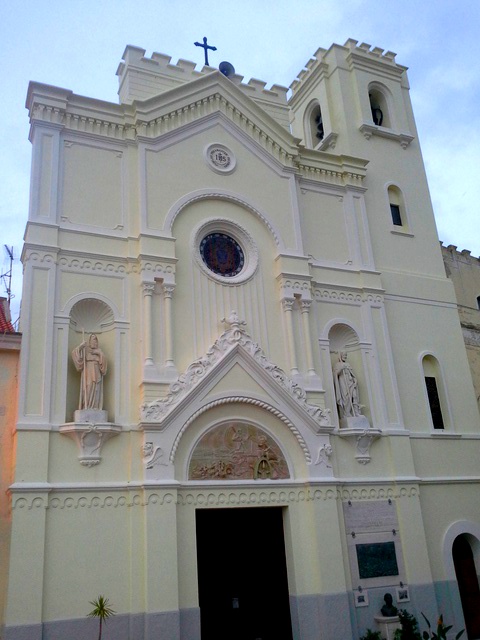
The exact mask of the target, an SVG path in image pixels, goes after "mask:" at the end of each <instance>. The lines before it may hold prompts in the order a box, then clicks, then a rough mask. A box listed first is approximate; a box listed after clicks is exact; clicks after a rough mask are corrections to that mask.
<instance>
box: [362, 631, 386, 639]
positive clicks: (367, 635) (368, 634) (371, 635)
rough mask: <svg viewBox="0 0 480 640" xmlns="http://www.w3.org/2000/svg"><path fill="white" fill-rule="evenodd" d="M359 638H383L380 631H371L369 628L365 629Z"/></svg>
mask: <svg viewBox="0 0 480 640" xmlns="http://www.w3.org/2000/svg"><path fill="white" fill-rule="evenodd" d="M360 640H384V639H383V638H382V634H381V633H380V631H372V630H371V629H367V631H366V632H365V635H363V636H362V637H361V638H360Z"/></svg>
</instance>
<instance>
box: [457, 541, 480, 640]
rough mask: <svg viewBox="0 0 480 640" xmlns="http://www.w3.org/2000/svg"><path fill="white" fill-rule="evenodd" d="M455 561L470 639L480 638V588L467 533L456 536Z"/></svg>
mask: <svg viewBox="0 0 480 640" xmlns="http://www.w3.org/2000/svg"><path fill="white" fill-rule="evenodd" d="M452 556H453V563H454V565H455V574H456V576H457V582H458V589H459V591H460V598H461V600H462V609H463V616H464V618H465V626H466V630H467V636H468V638H469V640H474V639H477V638H480V588H479V585H478V576H477V570H476V568H475V560H474V557H473V551H472V547H471V546H470V542H469V541H468V537H467V536H466V535H460V536H458V537H457V538H455V541H454V543H453V547H452Z"/></svg>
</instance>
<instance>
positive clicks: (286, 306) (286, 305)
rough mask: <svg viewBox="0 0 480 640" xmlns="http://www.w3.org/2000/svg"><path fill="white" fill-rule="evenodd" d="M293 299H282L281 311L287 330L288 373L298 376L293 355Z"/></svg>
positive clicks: (294, 355)
mask: <svg viewBox="0 0 480 640" xmlns="http://www.w3.org/2000/svg"><path fill="white" fill-rule="evenodd" d="M294 304H295V298H284V299H283V300H282V306H283V310H284V311H285V325H286V330H287V353H288V359H289V367H290V373H291V374H292V375H294V376H295V375H298V365H297V358H296V353H295V341H294V339H293V305H294Z"/></svg>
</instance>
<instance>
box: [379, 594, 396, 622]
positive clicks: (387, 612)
mask: <svg viewBox="0 0 480 640" xmlns="http://www.w3.org/2000/svg"><path fill="white" fill-rule="evenodd" d="M383 599H384V600H385V604H384V605H383V607H382V608H381V609H380V611H381V612H382V616H385V618H393V617H394V616H396V615H397V613H398V609H397V607H395V606H394V604H393V598H392V594H391V593H386V594H385V595H384V596H383Z"/></svg>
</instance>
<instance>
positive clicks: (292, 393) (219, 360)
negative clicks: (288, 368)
mask: <svg viewBox="0 0 480 640" xmlns="http://www.w3.org/2000/svg"><path fill="white" fill-rule="evenodd" d="M224 322H225V323H226V324H227V325H228V328H227V330H226V331H224V333H222V335H221V336H220V337H219V338H218V339H217V340H216V341H215V343H214V344H213V345H212V346H211V347H210V349H209V350H208V351H207V353H206V354H205V355H204V356H202V357H201V358H199V359H197V360H195V361H194V362H192V364H191V365H190V366H189V367H188V368H187V370H186V371H185V373H183V374H182V375H181V376H180V377H179V378H178V380H177V381H175V382H174V383H172V384H171V385H170V392H169V393H168V395H167V396H166V397H165V398H159V399H158V400H154V401H153V402H149V403H145V404H144V405H142V407H141V422H142V424H143V425H144V426H148V427H149V428H150V427H151V426H153V425H157V426H158V427H159V428H160V429H162V430H164V429H166V428H167V427H168V426H169V425H170V424H172V422H176V423H184V422H186V421H187V420H189V419H190V417H191V415H192V413H195V412H196V411H199V410H200V409H201V407H203V406H205V405H210V404H211V403H212V402H213V403H214V402H220V401H221V402H222V403H224V404H225V403H228V402H232V403H233V402H240V401H245V402H247V403H255V402H258V403H260V404H261V403H263V404H268V405H269V406H270V407H272V408H273V410H275V409H276V408H278V412H279V413H282V414H283V415H286V416H287V417H288V418H289V419H290V420H292V422H295V423H297V424H298V423H299V422H301V423H302V424H306V425H308V426H309V427H310V428H311V429H312V430H313V431H314V432H315V433H319V432H321V431H331V430H332V429H333V427H332V426H331V423H330V417H329V412H328V410H325V409H323V408H322V407H319V406H317V405H312V404H309V403H308V401H307V397H306V393H305V391H304V390H303V389H302V388H301V387H300V386H299V385H298V384H297V383H295V382H294V381H293V380H291V379H290V378H289V377H288V376H287V375H286V373H285V372H284V371H283V370H282V369H281V368H280V367H278V366H277V365H275V364H274V363H272V362H271V361H270V360H268V358H267V357H266V355H265V354H264V352H263V351H262V349H261V348H260V347H259V345H258V344H257V343H256V342H254V341H253V340H252V338H251V337H250V336H249V335H248V333H247V332H246V331H245V329H244V325H245V323H244V322H241V321H240V320H239V319H238V317H237V315H236V313H234V312H232V314H231V315H230V317H229V319H228V320H224ZM259 406H260V405H259Z"/></svg>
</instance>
